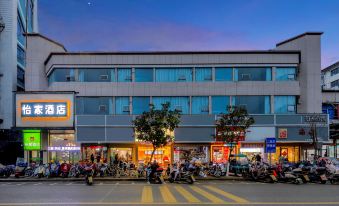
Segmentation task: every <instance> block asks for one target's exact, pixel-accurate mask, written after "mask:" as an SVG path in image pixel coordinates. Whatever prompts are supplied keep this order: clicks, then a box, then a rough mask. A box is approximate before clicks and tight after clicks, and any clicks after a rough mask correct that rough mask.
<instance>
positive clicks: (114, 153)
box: [110, 147, 133, 163]
mask: <svg viewBox="0 0 339 206" xmlns="http://www.w3.org/2000/svg"><path fill="white" fill-rule="evenodd" d="M132 151H133V149H132V148H118V147H113V148H110V158H111V163H113V162H115V161H123V162H132V161H133V156H132V154H133V152H132Z"/></svg>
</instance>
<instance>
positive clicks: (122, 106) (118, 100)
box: [115, 97, 130, 114]
mask: <svg viewBox="0 0 339 206" xmlns="http://www.w3.org/2000/svg"><path fill="white" fill-rule="evenodd" d="M115 114H130V108H129V97H115Z"/></svg>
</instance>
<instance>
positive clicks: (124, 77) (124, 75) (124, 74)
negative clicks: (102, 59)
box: [118, 68, 132, 82]
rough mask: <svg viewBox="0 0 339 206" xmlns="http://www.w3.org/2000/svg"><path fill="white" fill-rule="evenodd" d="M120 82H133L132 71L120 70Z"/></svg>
mask: <svg viewBox="0 0 339 206" xmlns="http://www.w3.org/2000/svg"><path fill="white" fill-rule="evenodd" d="M118 82H132V69H120V68H119V69H118Z"/></svg>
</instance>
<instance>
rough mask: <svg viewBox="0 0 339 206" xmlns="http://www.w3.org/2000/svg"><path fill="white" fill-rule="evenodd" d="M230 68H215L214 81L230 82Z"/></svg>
mask: <svg viewBox="0 0 339 206" xmlns="http://www.w3.org/2000/svg"><path fill="white" fill-rule="evenodd" d="M232 80H233V69H232V68H215V81H232Z"/></svg>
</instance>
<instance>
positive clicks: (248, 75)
mask: <svg viewBox="0 0 339 206" xmlns="http://www.w3.org/2000/svg"><path fill="white" fill-rule="evenodd" d="M241 80H251V74H241Z"/></svg>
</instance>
